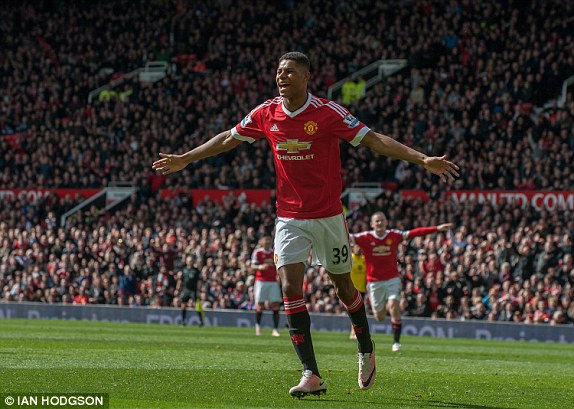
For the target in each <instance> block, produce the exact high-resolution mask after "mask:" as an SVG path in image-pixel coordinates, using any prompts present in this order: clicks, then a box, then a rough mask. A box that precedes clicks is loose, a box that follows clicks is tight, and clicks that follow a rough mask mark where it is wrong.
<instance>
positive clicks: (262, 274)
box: [251, 247, 277, 281]
mask: <svg viewBox="0 0 574 409" xmlns="http://www.w3.org/2000/svg"><path fill="white" fill-rule="evenodd" d="M273 254H274V252H273V249H270V250H268V251H265V249H264V248H263V247H258V248H256V249H255V250H253V254H252V255H251V264H253V265H256V266H258V265H261V264H268V265H269V267H267V268H266V269H265V270H256V271H255V280H257V281H277V270H275V263H274V262H273Z"/></svg>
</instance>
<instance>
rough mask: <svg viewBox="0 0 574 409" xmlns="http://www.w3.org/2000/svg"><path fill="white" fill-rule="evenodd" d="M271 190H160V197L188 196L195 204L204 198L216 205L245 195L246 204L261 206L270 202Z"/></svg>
mask: <svg viewBox="0 0 574 409" xmlns="http://www.w3.org/2000/svg"><path fill="white" fill-rule="evenodd" d="M271 192H272V191H271V190H269V189H245V190H239V189H237V190H218V189H162V190H160V194H161V197H163V198H170V197H176V196H178V195H179V194H182V193H183V194H189V195H190V196H191V197H192V198H193V200H194V201H195V202H199V201H201V200H204V199H206V198H210V199H212V200H215V201H216V202H217V203H222V201H223V198H224V197H225V196H228V195H233V196H236V197H238V196H239V195H241V194H245V200H246V201H247V202H248V203H256V204H258V205H261V204H262V203H264V202H266V203H269V202H270V201H271Z"/></svg>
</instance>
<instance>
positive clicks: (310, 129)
mask: <svg viewBox="0 0 574 409" xmlns="http://www.w3.org/2000/svg"><path fill="white" fill-rule="evenodd" d="M303 129H304V130H305V133H306V134H307V135H314V134H315V133H317V130H318V129H319V126H318V125H317V122H314V121H307V122H305V125H303Z"/></svg>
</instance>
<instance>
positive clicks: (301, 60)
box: [279, 51, 311, 71]
mask: <svg viewBox="0 0 574 409" xmlns="http://www.w3.org/2000/svg"><path fill="white" fill-rule="evenodd" d="M283 60H293V61H295V62H296V63H297V64H301V65H303V66H304V67H305V68H307V70H309V71H311V62H310V61H309V57H307V56H306V55H305V54H303V53H300V52H299V51H290V52H288V53H285V54H283V55H282V56H281V58H279V63H281V61H283Z"/></svg>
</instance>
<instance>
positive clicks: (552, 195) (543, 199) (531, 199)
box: [401, 190, 574, 211]
mask: <svg viewBox="0 0 574 409" xmlns="http://www.w3.org/2000/svg"><path fill="white" fill-rule="evenodd" d="M401 196H402V197H403V198H404V199H407V200H411V199H422V200H424V201H425V202H426V201H428V200H429V196H428V194H427V192H425V191H423V190H402V191H401ZM447 197H449V198H450V199H451V200H454V201H455V202H457V203H463V202H467V201H476V202H478V203H491V204H497V203H502V202H511V203H518V204H519V205H520V206H521V207H522V208H526V207H528V206H532V207H533V208H534V209H536V210H543V209H544V210H549V211H552V210H574V192H558V191H552V192H540V191H535V190H534V191H526V190H525V191H515V190H513V191H509V190H451V191H449V192H447Z"/></svg>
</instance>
